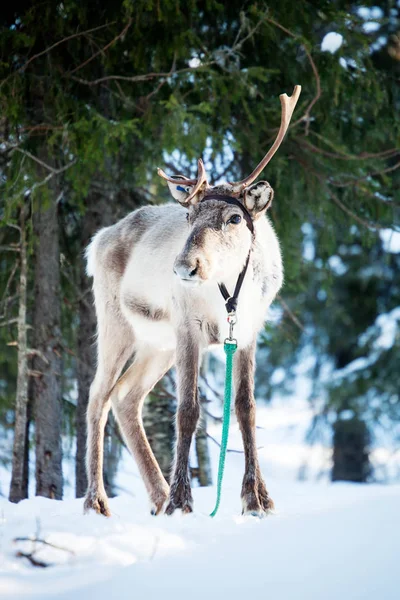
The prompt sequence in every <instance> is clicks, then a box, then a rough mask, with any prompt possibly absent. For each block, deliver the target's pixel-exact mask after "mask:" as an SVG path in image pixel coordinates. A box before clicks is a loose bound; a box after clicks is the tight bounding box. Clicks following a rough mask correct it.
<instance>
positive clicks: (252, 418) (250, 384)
mask: <svg viewBox="0 0 400 600" xmlns="http://www.w3.org/2000/svg"><path fill="white" fill-rule="evenodd" d="M255 349H256V343H255V341H254V342H253V343H252V344H251V345H250V346H249V347H248V348H245V349H243V350H238V351H237V352H236V355H235V363H234V369H233V371H234V375H235V387H236V400H235V408H236V416H237V420H238V423H239V427H240V431H241V433H242V438H243V446H244V456H245V473H244V478H243V484H242V494H241V497H242V505H243V514H251V515H255V516H259V517H262V516H264V515H265V514H267V513H268V512H269V511H271V510H272V509H273V508H274V503H273V501H272V500H271V498H270V497H269V495H268V492H267V489H266V487H265V483H264V480H263V478H262V475H261V471H260V465H259V463H258V455H257V445H256V403H255V400H254V357H255Z"/></svg>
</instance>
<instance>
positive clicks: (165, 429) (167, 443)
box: [143, 389, 176, 481]
mask: <svg viewBox="0 0 400 600" xmlns="http://www.w3.org/2000/svg"><path fill="white" fill-rule="evenodd" d="M175 407H176V400H175V398H174V397H173V396H172V395H170V394H169V393H167V394H164V393H163V392H161V391H159V390H158V389H156V390H155V393H151V394H149V396H148V398H147V399H146V401H145V403H144V407H143V425H144V428H145V430H146V435H147V437H148V440H149V444H150V446H151V448H152V450H153V452H154V456H155V457H156V459H157V461H158V464H159V465H160V469H161V471H162V474H163V475H164V477H165V479H166V480H167V481H169V478H170V473H171V466H172V459H173V447H174V437H175V429H174V414H175Z"/></svg>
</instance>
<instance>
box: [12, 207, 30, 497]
mask: <svg viewBox="0 0 400 600" xmlns="http://www.w3.org/2000/svg"><path fill="white" fill-rule="evenodd" d="M24 212H25V206H22V207H21V216H20V276H19V310H18V374H17V394H16V401H15V426H14V444H13V457H12V474H11V485H10V495H9V499H10V502H19V501H20V500H22V499H23V498H27V497H28V478H27V471H26V456H27V453H28V457H29V423H28V357H27V350H28V348H27V323H26V288H27V277H28V261H27V248H26V244H27V242H26V226H25V214H24Z"/></svg>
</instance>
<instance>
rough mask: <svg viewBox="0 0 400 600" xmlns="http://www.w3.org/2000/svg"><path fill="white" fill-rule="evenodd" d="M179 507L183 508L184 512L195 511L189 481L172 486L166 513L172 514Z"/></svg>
mask: <svg viewBox="0 0 400 600" xmlns="http://www.w3.org/2000/svg"><path fill="white" fill-rule="evenodd" d="M178 508H179V509H181V511H182V512H183V514H189V513H191V512H193V498H192V492H191V490H190V484H189V482H188V481H185V482H180V483H178V485H175V486H174V485H172V486H171V493H170V496H169V502H168V505H167V508H166V509H165V514H166V515H172V514H173V513H174V512H175V510H176V509H178Z"/></svg>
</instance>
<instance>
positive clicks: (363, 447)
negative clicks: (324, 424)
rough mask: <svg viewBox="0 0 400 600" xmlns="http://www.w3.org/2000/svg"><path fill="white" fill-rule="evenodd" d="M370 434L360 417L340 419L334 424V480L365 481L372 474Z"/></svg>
mask: <svg viewBox="0 0 400 600" xmlns="http://www.w3.org/2000/svg"><path fill="white" fill-rule="evenodd" d="M369 444H370V434H369V431H368V427H367V425H366V424H365V423H364V421H361V419H359V418H358V417H353V418H352V419H349V420H341V419H338V420H337V421H336V423H335V424H334V426H333V467H332V481H355V482H357V483H365V482H366V481H367V480H368V478H369V476H370V475H371V464H370V461H369Z"/></svg>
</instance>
